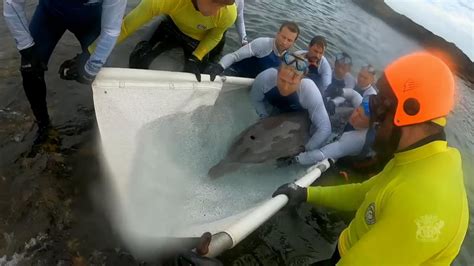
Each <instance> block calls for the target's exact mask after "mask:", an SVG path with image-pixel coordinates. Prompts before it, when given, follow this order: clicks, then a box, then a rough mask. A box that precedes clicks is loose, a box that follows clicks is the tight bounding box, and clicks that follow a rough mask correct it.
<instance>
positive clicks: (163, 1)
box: [117, 0, 237, 60]
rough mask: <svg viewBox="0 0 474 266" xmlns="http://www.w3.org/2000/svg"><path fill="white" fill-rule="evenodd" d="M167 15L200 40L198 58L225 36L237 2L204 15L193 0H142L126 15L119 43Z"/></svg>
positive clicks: (190, 35) (231, 23)
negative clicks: (157, 17) (153, 20)
mask: <svg viewBox="0 0 474 266" xmlns="http://www.w3.org/2000/svg"><path fill="white" fill-rule="evenodd" d="M162 14H166V15H168V16H170V17H171V19H172V20H173V22H174V23H175V24H176V26H177V27H178V28H179V29H180V30H181V32H182V33H184V34H186V35H187V36H189V37H191V38H193V39H195V40H198V41H200V43H199V45H198V47H197V48H196V50H194V52H193V54H194V56H196V57H197V58H198V59H199V60H202V58H203V57H204V56H205V55H207V54H208V53H209V52H210V51H211V50H212V49H213V48H214V47H216V45H217V44H218V43H219V42H220V40H221V39H222V36H223V34H224V32H225V31H226V30H227V28H229V27H230V26H232V25H233V24H234V21H235V18H236V17H237V8H236V6H235V4H233V5H231V6H225V7H222V8H221V9H220V10H219V12H218V13H217V15H215V16H208V17H206V16H203V15H202V14H201V13H200V12H199V11H197V10H196V9H195V8H194V6H193V3H192V1H191V0H142V1H141V2H140V4H139V5H138V6H137V7H135V9H133V10H132V11H131V12H130V13H128V15H127V16H126V17H125V19H124V20H123V23H122V29H121V33H120V36H119V38H118V40H117V42H118V43H120V42H122V41H124V40H125V39H126V38H127V37H128V36H129V35H130V34H132V33H134V32H135V31H136V30H138V29H139V28H140V27H141V26H143V25H144V24H146V23H147V22H149V21H150V20H151V19H153V17H155V16H158V15H162Z"/></svg>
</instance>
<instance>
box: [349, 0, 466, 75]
mask: <svg viewBox="0 0 474 266" xmlns="http://www.w3.org/2000/svg"><path fill="white" fill-rule="evenodd" d="M352 1H353V2H354V3H356V4H357V5H358V6H360V7H361V8H362V9H364V10H365V11H367V12H369V13H371V14H373V15H375V16H377V17H379V18H381V19H382V20H383V21H384V22H385V23H387V24H388V25H390V26H391V27H393V28H394V29H396V30H398V31H400V32H401V33H403V34H405V35H407V36H409V37H410V38H413V39H414V40H416V41H418V42H419V43H420V44H421V45H422V46H423V47H424V48H425V49H427V50H429V51H430V52H432V53H434V54H436V55H438V56H440V54H439V53H438V52H434V51H435V50H437V51H439V50H441V51H443V52H444V53H447V54H448V56H449V57H450V59H449V60H444V61H445V62H446V63H447V64H448V65H449V66H450V67H451V69H452V70H453V71H454V72H455V73H456V74H457V75H459V76H460V77H461V78H463V79H464V80H466V81H469V82H471V83H474V63H473V62H472V61H471V60H470V59H469V57H468V56H467V55H466V54H464V53H463V52H462V51H461V49H459V48H458V47H457V46H456V45H454V44H453V43H450V42H448V41H446V40H445V39H443V38H441V37H439V36H437V35H435V34H433V33H432V32H431V31H429V30H427V29H425V28H423V27H422V26H420V25H418V24H416V23H415V22H414V21H412V20H411V19H409V18H408V17H406V16H404V15H401V14H399V13H397V12H395V11H394V10H393V9H392V8H391V7H389V6H388V5H387V4H385V2H384V0H352ZM441 58H442V59H446V58H443V56H441ZM449 61H451V62H452V63H450V62H449Z"/></svg>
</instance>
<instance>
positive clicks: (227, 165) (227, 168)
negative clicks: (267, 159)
mask: <svg viewBox="0 0 474 266" xmlns="http://www.w3.org/2000/svg"><path fill="white" fill-rule="evenodd" d="M241 165H242V164H241V163H233V162H226V161H221V162H219V163H218V164H216V165H214V166H213V167H212V168H211V169H209V172H208V173H207V175H208V176H209V177H210V178H211V179H216V178H218V177H221V176H223V175H226V174H228V173H231V172H234V171H235V170H237V169H239V167H240V166H241Z"/></svg>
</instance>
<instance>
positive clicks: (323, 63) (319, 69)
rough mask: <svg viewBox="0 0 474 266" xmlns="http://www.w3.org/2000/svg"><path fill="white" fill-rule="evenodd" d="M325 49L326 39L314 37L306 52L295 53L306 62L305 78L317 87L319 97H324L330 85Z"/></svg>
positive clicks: (330, 74)
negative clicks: (307, 64) (319, 93)
mask: <svg viewBox="0 0 474 266" xmlns="http://www.w3.org/2000/svg"><path fill="white" fill-rule="evenodd" d="M326 48H327V42H326V38H324V37H323V36H320V35H318V36H315V37H314V38H313V39H311V41H310V42H309V45H308V50H307V51H305V50H302V51H298V52H296V54H297V55H302V56H304V57H305V58H306V60H308V62H309V68H308V74H306V77H308V78H310V79H311V80H312V81H314V83H315V84H316V86H318V89H319V91H320V92H321V95H325V94H326V93H325V92H326V88H327V87H328V86H329V84H331V80H332V70H331V65H330V64H329V61H328V60H327V59H326V57H325V56H324V52H325V51H326Z"/></svg>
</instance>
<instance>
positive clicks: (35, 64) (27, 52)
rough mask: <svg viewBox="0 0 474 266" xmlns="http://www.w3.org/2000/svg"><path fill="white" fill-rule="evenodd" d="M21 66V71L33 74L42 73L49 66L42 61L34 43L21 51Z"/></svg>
mask: <svg viewBox="0 0 474 266" xmlns="http://www.w3.org/2000/svg"><path fill="white" fill-rule="evenodd" d="M20 54H21V66H20V71H21V72H26V73H33V74H42V73H43V72H44V71H45V70H46V69H47V68H46V65H45V64H43V63H42V62H41V59H40V56H39V53H38V52H37V50H36V47H35V46H34V45H33V46H31V47H28V48H26V49H23V50H21V51H20Z"/></svg>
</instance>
